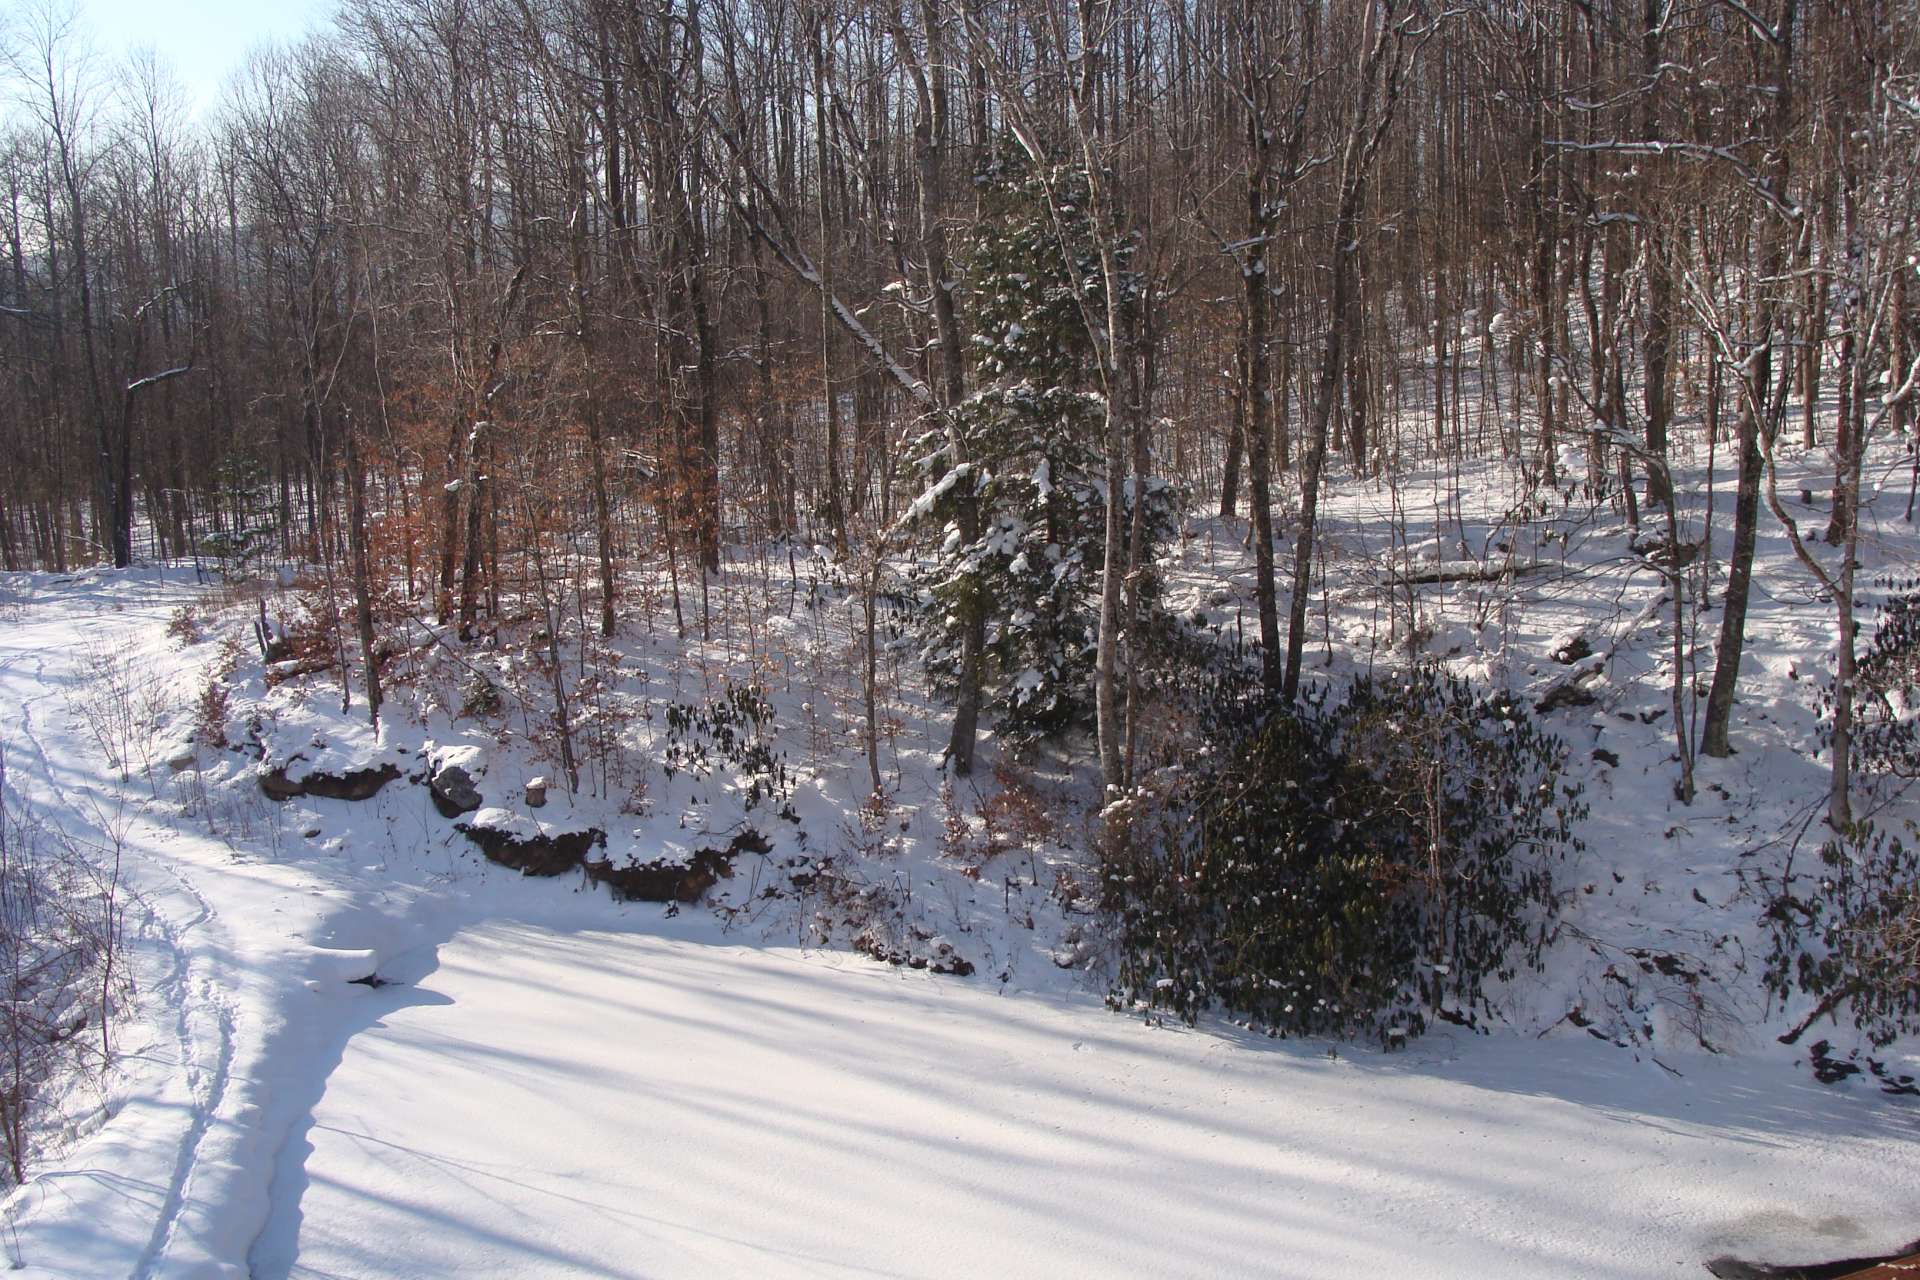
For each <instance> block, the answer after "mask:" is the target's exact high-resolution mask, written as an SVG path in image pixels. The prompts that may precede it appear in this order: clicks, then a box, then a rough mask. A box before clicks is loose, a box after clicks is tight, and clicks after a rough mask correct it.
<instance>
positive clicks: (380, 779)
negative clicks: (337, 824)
mask: <svg viewBox="0 0 1920 1280" xmlns="http://www.w3.org/2000/svg"><path fill="white" fill-rule="evenodd" d="M289 767H291V766H290V763H289V765H283V766H282V767H280V768H278V769H269V770H267V771H266V772H264V773H262V774H261V775H260V789H261V790H262V791H264V792H266V793H267V795H268V796H270V797H271V798H273V799H275V800H297V799H299V798H300V797H301V796H317V797H319V798H320V799H322V800H370V799H372V798H373V796H374V795H375V794H376V793H377V792H378V791H379V790H380V788H382V787H384V786H386V785H387V784H388V783H389V782H392V781H393V780H394V779H395V778H397V777H399V776H400V770H399V769H398V768H396V767H395V766H394V765H391V764H383V765H379V766H377V767H369V768H365V769H352V770H349V771H347V772H346V773H317V772H316V773H307V774H303V775H301V776H300V777H298V778H290V777H288V776H287V769H288V768H289Z"/></svg>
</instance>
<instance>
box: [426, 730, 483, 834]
mask: <svg viewBox="0 0 1920 1280" xmlns="http://www.w3.org/2000/svg"><path fill="white" fill-rule="evenodd" d="M427 769H428V775H427V794H428V795H429V796H430V797H432V799H433V807H434V808H436V809H438V810H439V811H440V815H441V816H442V817H445V818H457V817H459V816H460V815H461V814H463V813H472V812H473V811H474V810H475V809H478V808H479V807H480V806H481V804H482V803H483V802H484V800H483V797H482V796H481V794H480V786H479V781H480V778H481V777H482V776H483V775H484V774H485V773H486V771H487V764H486V757H485V756H484V755H483V754H482V752H481V751H480V749H479V748H478V747H451V748H448V749H446V750H442V751H436V752H434V753H433V754H432V755H431V756H429V757H428V760H427Z"/></svg>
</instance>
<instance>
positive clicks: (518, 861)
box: [454, 809, 607, 876]
mask: <svg viewBox="0 0 1920 1280" xmlns="http://www.w3.org/2000/svg"><path fill="white" fill-rule="evenodd" d="M454 829H455V830H456V831H459V832H460V833H461V834H462V835H464V836H466V838H467V839H469V840H471V841H473V842H474V843H475V844H477V845H479V846H480V852H482V853H484V854H486V855H487V861H489V862H497V863H499V864H500V865H501V866H503V867H512V868H513V869H514V870H515V871H518V872H519V873H520V874H522V875H528V876H557V875H560V874H561V873H563V872H567V871H571V870H573V868H575V867H577V866H580V865H581V863H582V862H583V860H584V859H585V858H586V856H587V851H588V850H589V849H592V848H594V847H595V846H598V845H604V844H606V842H607V833H606V832H604V831H602V830H600V829H599V828H598V827H583V828H580V829H579V830H575V831H556V830H554V829H552V828H549V827H543V826H541V825H540V824H539V823H536V822H533V821H531V820H529V819H526V818H522V817H518V816H517V815H514V814H510V813H508V812H507V811H506V810H504V809H482V810H480V811H479V812H478V813H476V814H475V815H474V817H473V821H471V822H457V823H455V824H454Z"/></svg>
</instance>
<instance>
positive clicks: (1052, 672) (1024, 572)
mask: <svg viewBox="0 0 1920 1280" xmlns="http://www.w3.org/2000/svg"><path fill="white" fill-rule="evenodd" d="M978 183H979V186H980V189H981V217H980V218H979V220H978V221H977V222H976V224H975V226H974V228H973V229H972V231H971V233H970V234H969V236H968V238H967V240H966V243H965V245H964V246H963V249H962V253H961V265H962V267H963V269H964V272H965V276H964V280H965V285H966V296H967V301H968V307H969V321H970V323H969V325H968V331H969V333H971V334H972V335H973V337H972V342H973V350H972V353H971V355H972V359H973V361H974V372H975V377H974V379H973V385H974V386H976V387H978V388H979V390H978V391H976V392H975V393H974V394H973V395H972V396H970V397H969V398H968V399H967V400H966V402H965V403H963V404H962V405H961V406H960V407H959V411H958V417H959V431H960V432H961V434H962V436H963V438H964V440H965V443H966V456H967V458H968V459H969V462H968V464H967V465H966V466H964V467H954V466H951V465H950V456H949V450H948V442H947V440H946V438H945V436H944V435H938V434H930V435H928V436H927V437H925V438H924V440H923V441H922V446H921V447H920V448H919V449H918V450H917V452H918V454H919V460H918V463H917V466H918V467H919V469H920V472H921V475H922V477H923V479H924V480H925V481H926V482H927V488H926V489H925V491H924V492H923V493H922V495H921V497H920V499H919V501H918V502H916V503H915V505H914V512H913V514H914V516H915V517H916V518H922V519H935V520H945V521H946V522H947V536H946V539H945V541H944V542H943V543H942V544H941V546H940V550H939V554H938V557H937V559H936V561H935V562H934V564H933V565H931V566H930V567H929V569H928V571H927V573H926V575H925V578H924V584H925V586H924V597H923V602H924V603H926V604H928V605H929V606H930V608H929V609H928V610H927V613H926V615H925V617H926V623H925V636H926V651H925V656H926V659H927V663H928V666H929V668H930V669H931V670H932V672H933V673H934V675H935V677H936V679H944V680H949V681H950V680H951V679H952V676H953V673H954V672H955V670H956V668H957V663H958V660H959V637H960V634H961V624H962V622H963V621H964V620H965V618H966V616H967V614H966V611H967V610H969V609H984V610H986V611H987V620H986V623H987V626H986V629H987V660H988V664H989V669H988V672H987V692H988V697H989V701H990V705H991V706H993V708H994V709H995V710H996V711H997V712H998V713H999V726H1000V732H1001V733H1002V734H1004V735H1006V736H1007V737H1008V738H1009V739H1011V740H1012V741H1014V742H1016V743H1019V742H1031V741H1033V740H1034V739H1036V738H1040V737H1045V736H1048V735H1051V734H1054V733H1058V732H1060V731H1062V730H1064V729H1067V728H1069V727H1071V726H1073V725H1074V724H1076V723H1079V722H1080V721H1082V720H1084V718H1085V717H1086V715H1087V713H1088V709H1089V707H1090V706H1091V686H1092V672H1093V656H1094V640H1095V634H1096V629H1097V626H1098V612H1097V607H1096V606H1097V600H1096V596H1097V591H1098V586H1099V577H1100V573H1101V569H1102V563H1103V561H1102V554H1101V552H1102V548H1101V529H1102V521H1103V518H1104V516H1103V512H1104V508H1103V505H1102V503H1103V501H1104V496H1105V494H1104V490H1103V488H1102V485H1101V481H1100V478H1099V477H1100V470H1101V468H1100V464H1101V458H1100V456H1099V448H1098V444H1099V439H1100V429H1101V424H1102V421H1103V418H1104V410H1105V406H1104V405H1103V403H1102V401H1101V399H1100V397H1099V395H1098V394H1097V393H1095V392H1092V391H1089V390H1087V389H1086V385H1085V384H1086V382H1087V380H1088V370H1089V361H1090V359H1091V348H1092V343H1091V338H1090V335H1089V333H1088V330H1087V319H1086V317H1087V316H1089V315H1095V316H1098V315H1103V314H1104V313H1105V308H1106V302H1105V295H1104V290H1103V287H1102V282H1101V273H1100V263H1099V259H1098V257H1097V255H1096V254H1095V252H1094V247H1093V243H1092V236H1091V229H1090V228H1089V226H1088V224H1087V217H1086V212H1085V208H1086V202H1085V191H1086V183H1085V179H1084V177H1082V176H1081V175H1079V174H1078V173H1077V172H1076V171H1075V170H1073V169H1071V168H1067V167H1057V168H1055V169H1053V170H1052V171H1051V172H1050V173H1048V174H1047V175H1045V177H1044V179H1043V177H1042V175H1040V174H1038V173H1036V172H1035V171H1034V169H1033V167H1032V165H1031V164H1030V163H1029V162H1028V161H1027V160H1026V159H1025V157H1023V156H1015V157H1012V158H1002V159H1000V160H998V161H995V162H994V163H993V164H991V165H990V166H989V167H988V168H987V169H986V170H985V171H984V172H982V173H981V174H980V175H979V178H978ZM960 485H971V486H972V491H973V492H974V493H975V494H976V495H978V498H979V502H980V510H981V513H982V519H981V522H980V535H979V537H977V538H975V539H973V540H972V541H963V540H962V538H961V535H960V533H959V529H958V526H957V524H954V523H953V522H952V511H951V508H952V506H953V504H954V502H955V500H956V498H957V496H958V493H959V488H958V487H959V486H960Z"/></svg>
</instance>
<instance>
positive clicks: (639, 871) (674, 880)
mask: <svg viewBox="0 0 1920 1280" xmlns="http://www.w3.org/2000/svg"><path fill="white" fill-rule="evenodd" d="M771 848H772V846H771V845H769V844H768V843H767V838H766V837H765V836H763V835H761V834H760V833H759V832H758V831H755V830H754V829H753V828H751V827H748V828H747V829H746V830H745V831H742V832H741V833H740V834H739V835H737V836H735V837H734V838H733V839H732V841H730V842H729V843H728V845H727V847H726V848H724V849H697V850H695V851H694V852H693V853H692V854H690V855H688V856H685V857H680V858H655V859H653V860H652V861H650V862H640V861H638V860H636V859H633V858H629V859H628V860H627V862H626V864H625V865H624V866H618V867H616V866H614V865H613V862H612V860H611V859H604V858H603V859H600V860H597V861H592V862H588V863H586V864H585V869H586V873H587V879H589V880H591V881H593V882H594V883H595V884H604V885H606V886H607V888H609V889H611V890H612V891H613V894H614V896H615V897H617V898H625V899H627V900H628V901H631V902H698V901H699V900H700V897H701V895H702V894H704V893H706V891H707V890H709V889H711V888H713V886H714V885H715V884H716V883H718V882H719V881H721V880H727V879H731V878H732V877H733V860H734V859H735V858H737V857H739V856H740V855H741V854H743V853H766V852H767V851H768V850H769V849H771Z"/></svg>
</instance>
